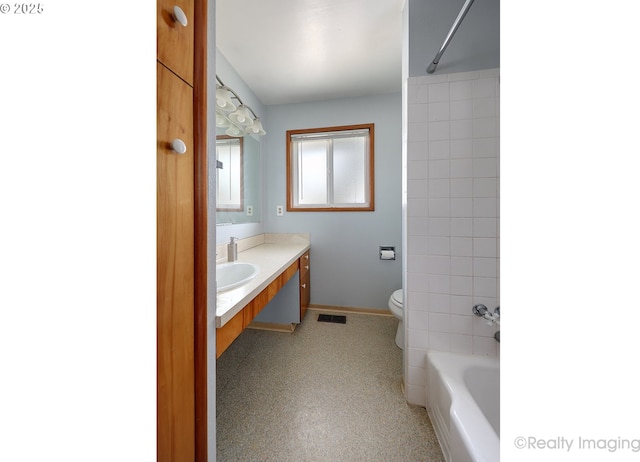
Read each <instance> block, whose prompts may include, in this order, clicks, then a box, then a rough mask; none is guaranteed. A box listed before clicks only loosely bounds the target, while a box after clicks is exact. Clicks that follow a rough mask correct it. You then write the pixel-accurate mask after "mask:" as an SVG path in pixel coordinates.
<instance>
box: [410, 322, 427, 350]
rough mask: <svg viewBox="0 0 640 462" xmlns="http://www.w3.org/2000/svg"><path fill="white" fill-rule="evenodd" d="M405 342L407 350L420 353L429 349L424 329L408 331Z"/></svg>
mask: <svg viewBox="0 0 640 462" xmlns="http://www.w3.org/2000/svg"><path fill="white" fill-rule="evenodd" d="M421 327H422V326H421ZM406 340H407V345H408V347H409V348H415V349H418V350H422V351H427V350H428V348H429V336H428V334H427V330H426V329H425V330H422V329H408V330H407V339H406Z"/></svg>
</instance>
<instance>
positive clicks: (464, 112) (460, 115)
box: [449, 99, 495, 120]
mask: <svg viewBox="0 0 640 462" xmlns="http://www.w3.org/2000/svg"><path fill="white" fill-rule="evenodd" d="M494 104H495V101H494ZM475 105H476V103H475V100H472V99H461V100H457V101H451V102H450V103H449V106H450V116H451V120H458V119H471V118H473V116H474V108H475ZM493 115H494V117H495V111H494V114H493ZM485 117H489V116H485Z"/></svg>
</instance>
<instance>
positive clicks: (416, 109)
mask: <svg viewBox="0 0 640 462" xmlns="http://www.w3.org/2000/svg"><path fill="white" fill-rule="evenodd" d="M443 104H444V103H443ZM407 113H408V115H409V117H408V118H409V120H410V121H411V123H418V122H422V123H424V122H426V121H427V120H428V113H429V105H428V104H409V105H408V106H407Z"/></svg>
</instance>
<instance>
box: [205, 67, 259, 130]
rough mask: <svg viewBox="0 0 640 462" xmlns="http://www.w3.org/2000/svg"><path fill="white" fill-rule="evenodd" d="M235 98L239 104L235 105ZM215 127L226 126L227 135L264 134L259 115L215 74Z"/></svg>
mask: <svg viewBox="0 0 640 462" xmlns="http://www.w3.org/2000/svg"><path fill="white" fill-rule="evenodd" d="M232 98H235V99H236V100H237V101H238V103H239V105H236V104H235V102H234V101H233V99H232ZM216 127H221V128H226V129H227V130H226V134H227V135H229V136H236V137H237V136H244V135H266V132H265V131H264V128H262V123H261V122H260V117H258V116H257V115H256V113H255V112H253V109H251V108H250V107H249V106H247V105H245V104H244V103H243V102H242V100H241V99H240V97H239V96H238V94H237V93H236V92H235V91H233V90H232V89H231V88H229V87H227V86H226V85H225V84H224V83H222V81H221V80H220V78H219V77H218V76H217V75H216Z"/></svg>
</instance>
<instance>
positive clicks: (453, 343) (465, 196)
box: [405, 69, 500, 403]
mask: <svg viewBox="0 0 640 462" xmlns="http://www.w3.org/2000/svg"><path fill="white" fill-rule="evenodd" d="M409 95H410V97H413V98H414V100H416V101H421V103H425V102H428V104H426V105H425V104H422V105H421V106H419V107H418V106H417V105H416V106H415V107H410V108H409V111H408V117H409V122H408V160H409V161H411V163H410V164H409V169H410V170H411V171H410V173H408V175H407V176H408V180H410V181H411V182H415V183H412V184H408V185H407V188H408V191H407V192H408V194H410V195H411V196H416V197H409V198H408V202H407V233H408V241H407V242H408V247H407V253H408V255H407V264H408V266H410V269H411V271H408V272H407V274H406V278H405V284H406V285H407V292H408V294H407V301H406V303H405V305H406V309H407V310H408V313H407V318H406V319H407V328H408V334H407V335H408V342H409V344H410V346H409V348H407V351H405V354H407V356H408V357H407V362H408V364H409V368H410V371H409V372H407V373H408V374H409V375H410V377H409V380H408V381H407V386H406V391H407V398H408V399H410V401H411V402H414V403H417V402H418V400H423V399H425V398H424V397H425V390H424V379H423V378H421V377H420V376H419V375H420V374H423V376H424V370H425V369H424V363H423V362H422V361H424V356H425V354H426V351H427V349H436V350H443V351H455V352H459V353H466V354H480V355H495V354H497V351H498V349H497V347H496V345H497V343H496V342H495V340H494V339H493V333H494V332H495V330H496V327H495V326H487V325H486V323H485V321H483V320H481V319H480V318H478V317H476V316H474V315H473V314H472V311H471V310H472V307H473V305H474V304H477V303H484V304H485V305H486V306H487V307H489V309H491V310H493V308H494V307H495V306H496V304H497V303H498V300H499V285H500V279H499V272H500V269H499V266H500V265H499V222H498V220H499V194H500V190H499V189H500V183H499V128H500V124H499V114H500V108H499V104H500V101H499V70H498V69H494V70H483V71H471V72H465V73H457V74H441V75H436V76H423V77H416V78H410V79H409ZM421 103H419V104H421ZM412 104H413V102H412V101H410V102H409V106H412ZM424 160H428V161H429V162H428V163H427V164H426V169H425V168H424V164H423V163H420V162H419V161H424ZM420 181H425V182H426V187H425V185H424V184H423V183H420ZM411 311H414V312H413V313H411ZM411 382H415V383H416V384H413V383H411Z"/></svg>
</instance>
